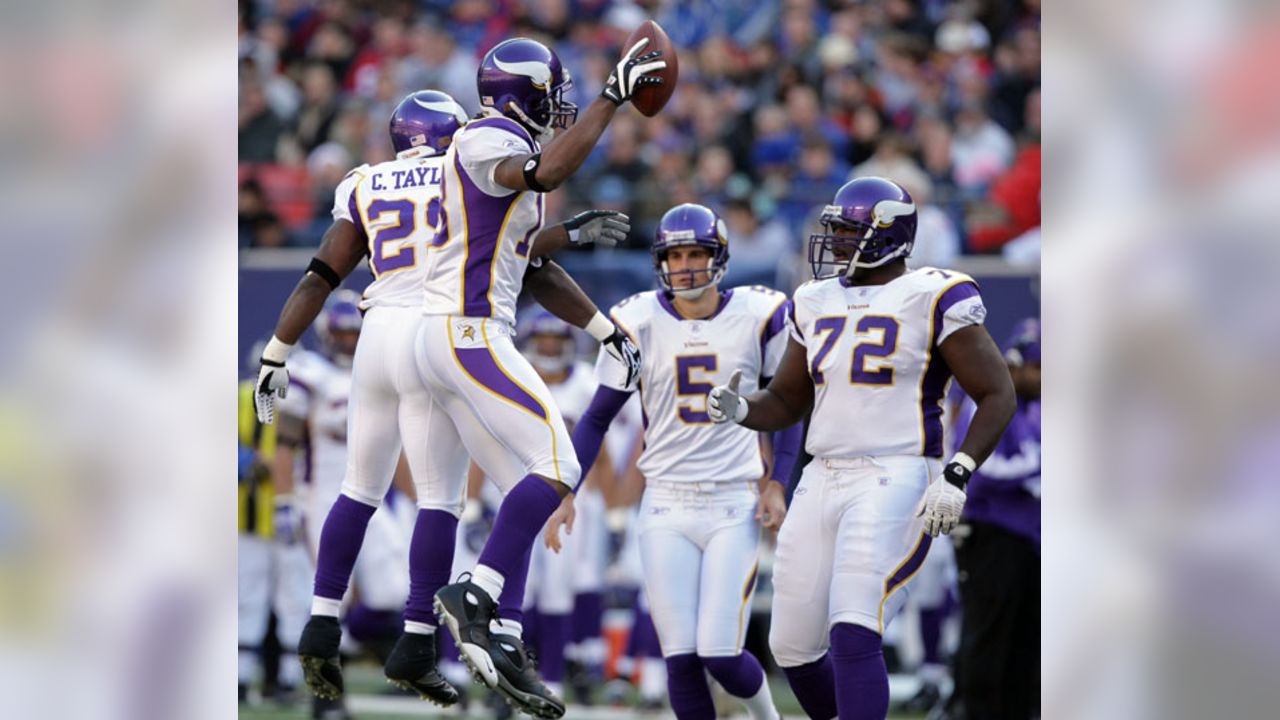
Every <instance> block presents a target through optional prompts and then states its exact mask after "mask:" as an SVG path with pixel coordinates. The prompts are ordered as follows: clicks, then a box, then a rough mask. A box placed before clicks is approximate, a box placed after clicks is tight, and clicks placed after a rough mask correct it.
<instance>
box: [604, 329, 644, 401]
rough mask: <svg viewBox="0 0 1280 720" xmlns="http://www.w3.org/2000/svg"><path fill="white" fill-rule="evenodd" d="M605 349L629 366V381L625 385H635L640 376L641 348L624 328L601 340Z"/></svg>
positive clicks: (614, 357)
mask: <svg viewBox="0 0 1280 720" xmlns="http://www.w3.org/2000/svg"><path fill="white" fill-rule="evenodd" d="M601 344H602V345H603V346H604V351H605V352H607V353H609V355H610V356H612V357H613V359H614V360H617V361H618V362H620V363H622V364H623V365H625V366H626V368H627V381H626V383H624V385H623V387H628V388H630V387H634V383H635V382H636V380H637V379H639V377H640V348H639V347H637V346H636V344H635V343H634V342H632V341H631V338H630V337H628V336H627V334H626V333H624V332H622V330H619V329H615V330H614V331H613V334H612V335H610V336H609V337H607V338H605V339H604V340H602V341H601Z"/></svg>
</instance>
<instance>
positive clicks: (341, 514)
mask: <svg viewBox="0 0 1280 720" xmlns="http://www.w3.org/2000/svg"><path fill="white" fill-rule="evenodd" d="M377 509H378V508H376V507H374V506H372V505H365V504H364V503H362V502H357V501H356V500H352V499H351V498H349V497H347V496H346V495H339V496H338V499H337V501H336V502H334V503H333V507H331V508H329V515H328V517H326V518H325V519H324V528H322V529H321V530H320V548H319V550H318V552H317V553H316V582H315V594H316V595H318V596H320V597H323V598H329V599H331V600H341V599H342V596H343V595H345V594H346V592H347V583H349V582H350V581H351V569H352V568H354V567H355V566H356V556H358V555H359V554H360V546H361V545H363V544H364V531H365V529H366V528H368V527H369V518H371V517H373V513H374V512H376V511H377Z"/></svg>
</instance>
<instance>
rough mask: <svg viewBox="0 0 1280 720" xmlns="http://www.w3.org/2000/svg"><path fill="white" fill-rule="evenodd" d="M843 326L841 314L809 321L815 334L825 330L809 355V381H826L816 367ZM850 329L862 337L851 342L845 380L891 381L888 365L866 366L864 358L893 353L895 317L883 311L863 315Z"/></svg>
mask: <svg viewBox="0 0 1280 720" xmlns="http://www.w3.org/2000/svg"><path fill="white" fill-rule="evenodd" d="M844 328H845V318H842V317H824V318H818V320H817V321H816V322H815V323H814V324H813V331H814V334H815V335H816V334H821V333H824V332H825V333H827V337H826V339H825V340H824V341H823V343H822V347H821V348H819V349H818V352H817V353H816V354H815V355H814V356H813V363H812V364H811V365H810V366H809V374H810V375H811V376H812V377H813V384H815V385H822V384H823V383H825V382H826V377H824V376H823V374H822V371H821V370H819V369H818V368H819V367H820V366H821V365H822V361H823V360H824V359H826V357H827V355H828V354H829V353H830V352H831V350H832V349H834V348H835V346H836V342H837V341H838V340H839V338H840V335H841V334H842V333H843V332H844ZM854 333H855V334H857V335H858V337H859V338H862V337H864V336H865V337H866V339H865V340H862V341H861V342H859V343H858V344H856V345H854V346H853V360H852V362H851V363H850V369H849V382H850V383H852V384H854V385H892V384H893V367H892V366H889V365H882V364H876V366H875V367H872V368H868V367H867V361H868V360H872V359H876V358H879V359H881V361H883V360H888V359H889V358H891V357H893V354H894V352H896V351H897V349H898V321H897V320H896V319H894V318H891V317H889V316H887V315H864V316H863V317H861V318H859V319H858V324H857V325H856V326H855V327H854Z"/></svg>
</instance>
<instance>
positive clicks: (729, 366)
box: [547, 204, 801, 720]
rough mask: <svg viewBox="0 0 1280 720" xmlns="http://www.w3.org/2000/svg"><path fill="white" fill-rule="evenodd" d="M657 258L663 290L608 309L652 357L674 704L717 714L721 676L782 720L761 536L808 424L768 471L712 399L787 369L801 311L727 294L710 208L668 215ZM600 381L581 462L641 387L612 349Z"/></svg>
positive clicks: (645, 537) (646, 541)
mask: <svg viewBox="0 0 1280 720" xmlns="http://www.w3.org/2000/svg"><path fill="white" fill-rule="evenodd" d="M653 259H654V271H655V273H656V275H657V278H658V283H659V285H660V286H661V288H662V289H661V290H659V291H648V292H643V293H640V294H638V295H633V296H632V297H630V298H627V299H626V300H623V301H622V302H621V303H618V304H617V305H615V306H614V308H613V309H612V310H611V311H610V314H611V315H612V317H613V319H614V322H615V323H617V324H618V326H619V327H621V328H623V329H624V330H625V331H626V332H627V334H628V335H630V336H631V337H632V338H633V339H635V341H636V344H637V345H639V346H640V350H641V354H642V357H643V361H642V362H641V366H640V378H639V389H640V398H641V405H642V407H643V409H644V414H645V417H646V418H647V419H648V422H647V427H646V430H645V436H644V440H645V447H644V452H643V453H642V454H641V455H640V459H639V463H638V468H639V470H640V471H641V473H642V474H643V475H644V478H645V490H644V495H643V496H642V498H641V501H640V518H639V522H640V525H639V533H640V535H639V537H640V553H641V562H642V564H643V567H644V579H645V591H646V595H647V597H648V599H649V604H650V611H651V613H652V615H653V622H654V625H655V627H656V628H657V631H658V639H659V642H660V644H661V647H662V654H663V657H664V658H665V660H666V665H667V687H668V690H669V694H670V697H671V707H672V709H673V710H675V713H676V716H677V717H678V718H680V719H681V720H700V719H702V718H714V717H715V706H714V704H713V703H712V698H711V691H710V688H709V686H708V685H707V681H706V674H705V673H710V674H711V676H712V677H714V678H715V679H716V681H717V682H719V683H720V685H721V686H723V687H724V689H725V690H727V691H728V692H729V693H730V694H731V695H734V696H736V697H738V698H739V699H741V700H742V702H743V703H744V704H745V705H746V707H747V710H748V711H749V712H750V713H751V717H753V718H757V719H772V718H777V717H778V711H777V710H776V709H775V708H774V706H773V699H772V697H771V695H770V692H769V685H768V683H767V682H765V677H764V671H763V669H762V668H761V666H760V663H759V661H758V660H757V659H756V658H755V656H753V655H752V654H751V653H750V652H747V651H745V650H743V647H742V646H743V642H744V640H745V638H746V631H747V623H746V613H747V607H748V605H750V602H751V598H752V595H753V592H754V588H755V581H756V572H757V561H758V554H759V553H758V546H759V543H760V529H761V526H762V525H763V527H766V528H771V529H773V528H777V527H778V526H779V525H780V524H781V523H782V519H783V517H784V516H785V514H786V502H785V485H786V482H787V480H788V479H789V477H790V474H791V468H792V466H793V464H794V459H795V456H796V453H797V451H798V450H799V444H800V430H801V426H800V425H798V424H794V428H793V429H792V430H790V431H788V432H786V433H781V435H782V438H781V439H780V440H779V442H778V443H777V446H778V453H777V455H778V457H779V458H781V461H780V462H776V463H774V467H773V468H772V473H767V469H766V465H765V461H764V459H763V457H762V453H761V447H760V437H759V435H758V433H754V432H750V431H748V430H746V429H745V428H741V427H737V426H732V425H716V424H713V423H712V420H711V418H710V417H709V416H708V415H707V412H706V406H705V402H706V394H707V391H708V390H710V389H711V387H712V386H713V385H714V384H715V383H716V382H717V381H721V382H722V381H724V380H726V379H728V376H729V372H730V371H733V370H734V368H740V370H738V372H739V373H741V372H743V371H745V373H746V375H747V376H748V378H749V380H748V381H747V382H748V384H749V385H750V386H751V387H755V385H756V383H757V382H760V381H761V380H762V379H766V378H769V377H771V376H772V375H773V374H774V372H776V370H777V368H778V363H779V361H781V359H782V352H783V349H784V348H785V347H786V341H787V336H786V333H784V332H782V330H783V328H784V327H785V324H786V317H787V310H788V308H789V303H788V302H787V297H786V295H784V294H782V293H780V292H777V291H775V290H770V289H768V288H765V287H759V286H757V287H738V288H733V289H730V290H725V291H721V290H720V289H719V282H720V279H721V278H722V277H723V276H724V273H725V270H726V269H727V265H728V260H729V238H728V237H727V235H726V230H725V225H724V222H723V221H722V220H721V219H720V218H719V217H718V216H717V215H716V213H715V212H713V211H712V210H711V209H710V208H707V207H705V206H702V205H695V204H685V205H679V206H677V207H674V208H672V209H671V210H669V211H667V213H666V214H665V215H663V217H662V220H661V222H660V223H659V225H658V232H657V237H656V238H655V240H654V242H653ZM597 376H598V380H599V382H600V389H599V390H597V392H596V396H595V398H594V399H593V400H592V403H591V407H590V408H589V409H588V410H587V413H586V415H585V416H584V417H583V419H582V420H581V421H580V422H579V424H578V428H577V429H576V430H575V431H574V436H573V444H574V447H575V448H576V449H577V451H578V461H579V463H581V464H583V465H586V464H588V463H590V462H592V461H593V460H594V459H595V454H596V452H598V450H599V448H600V443H601V441H602V439H603V437H604V431H605V429H606V428H607V427H608V425H609V423H610V421H611V420H612V419H613V417H614V415H616V414H617V413H618V411H619V410H621V408H622V406H623V404H624V403H625V402H626V401H627V399H628V398H629V397H630V395H631V393H632V392H633V391H634V390H635V389H636V386H635V385H632V384H630V383H629V382H628V377H627V373H626V368H625V367H622V366H620V365H619V364H618V363H617V362H615V361H614V360H613V359H612V358H610V357H609V356H607V355H604V354H602V355H601V356H600V359H599V362H598V364H597ZM777 429H783V428H777ZM572 513H573V505H572V503H571V502H569V501H567V500H566V503H565V505H564V506H563V509H562V510H561V511H558V512H557V514H556V515H555V516H553V518H552V521H551V523H550V524H549V526H548V530H547V533H548V541H549V542H551V543H553V544H554V543H555V542H557V540H558V538H557V537H556V529H557V526H558V525H559V524H561V523H568V522H569V520H570V516H571V515H572ZM704 671H705V672H704Z"/></svg>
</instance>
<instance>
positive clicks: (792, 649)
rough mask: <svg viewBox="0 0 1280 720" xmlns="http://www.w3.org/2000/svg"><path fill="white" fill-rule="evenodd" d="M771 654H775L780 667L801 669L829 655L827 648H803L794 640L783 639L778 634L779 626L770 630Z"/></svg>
mask: <svg viewBox="0 0 1280 720" xmlns="http://www.w3.org/2000/svg"><path fill="white" fill-rule="evenodd" d="M769 652H771V653H773V659H774V661H776V662H777V663H778V667H783V668H788V667H799V666H801V665H808V664H809V663H812V662H816V661H818V660H821V659H822V656H824V655H826V654H827V650H826V648H823V647H819V646H814V647H801V646H800V644H799V643H797V642H794V639H793V638H786V637H782V636H781V635H780V634H779V633H778V626H777V625H774V626H773V627H772V628H770V629H769Z"/></svg>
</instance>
